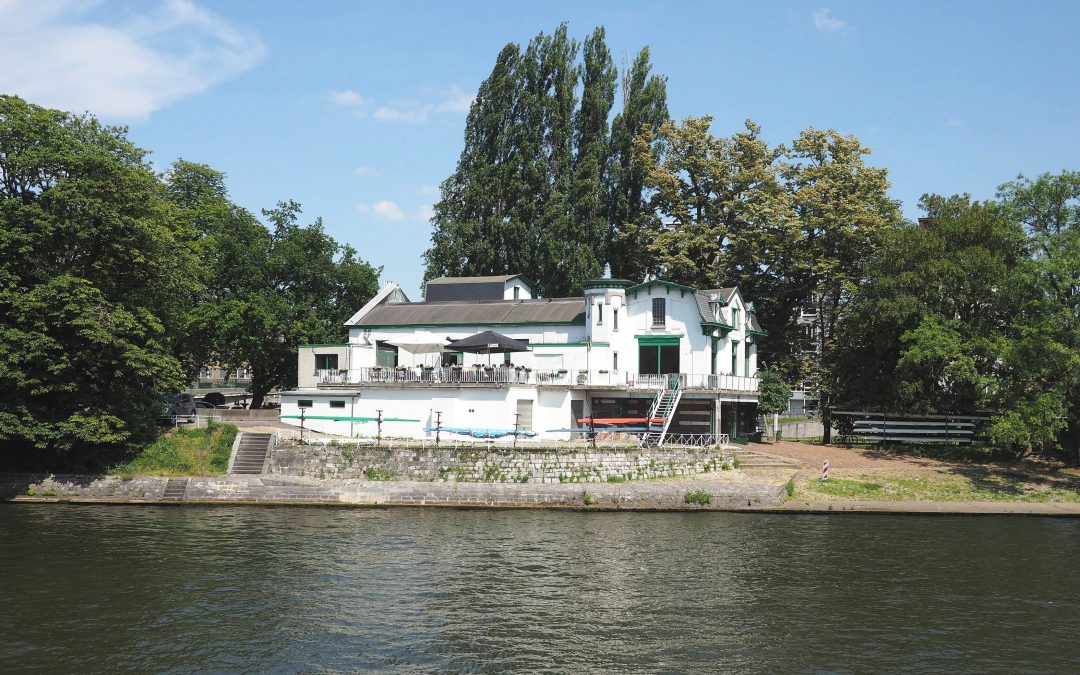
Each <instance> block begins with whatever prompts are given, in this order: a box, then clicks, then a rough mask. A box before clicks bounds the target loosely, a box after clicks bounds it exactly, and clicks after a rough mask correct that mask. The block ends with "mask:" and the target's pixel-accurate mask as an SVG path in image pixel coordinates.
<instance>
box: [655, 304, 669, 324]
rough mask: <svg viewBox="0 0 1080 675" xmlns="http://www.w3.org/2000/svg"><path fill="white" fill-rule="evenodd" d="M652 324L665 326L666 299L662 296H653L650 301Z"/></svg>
mask: <svg viewBox="0 0 1080 675" xmlns="http://www.w3.org/2000/svg"><path fill="white" fill-rule="evenodd" d="M652 325H653V326H666V325H667V300H666V299H664V298H653V301H652Z"/></svg>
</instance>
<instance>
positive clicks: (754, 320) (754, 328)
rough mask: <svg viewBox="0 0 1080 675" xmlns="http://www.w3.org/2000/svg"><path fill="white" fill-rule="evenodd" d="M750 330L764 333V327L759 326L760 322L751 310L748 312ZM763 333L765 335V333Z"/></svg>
mask: <svg viewBox="0 0 1080 675" xmlns="http://www.w3.org/2000/svg"><path fill="white" fill-rule="evenodd" d="M750 330H752V331H754V332H756V333H765V329H764V328H762V327H761V324H760V323H758V320H757V315H756V314H754V313H752V312H751V314H750ZM765 334H766V335H767V333H765Z"/></svg>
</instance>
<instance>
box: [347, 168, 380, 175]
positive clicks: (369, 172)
mask: <svg viewBox="0 0 1080 675" xmlns="http://www.w3.org/2000/svg"><path fill="white" fill-rule="evenodd" d="M353 173H355V174H356V175H357V176H381V175H382V171H380V170H379V169H373V168H371V167H370V166H358V167H356V168H355V169H353Z"/></svg>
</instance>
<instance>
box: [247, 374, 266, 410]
mask: <svg viewBox="0 0 1080 675" xmlns="http://www.w3.org/2000/svg"><path fill="white" fill-rule="evenodd" d="M269 391H270V387H269V386H267V384H266V383H265V382H263V381H262V378H260V377H259V376H258V375H254V376H253V377H252V378H251V405H250V406H248V409H249V410H256V409H258V408H261V407H262V404H263V399H265V398H266V394H267V393H268V392H269Z"/></svg>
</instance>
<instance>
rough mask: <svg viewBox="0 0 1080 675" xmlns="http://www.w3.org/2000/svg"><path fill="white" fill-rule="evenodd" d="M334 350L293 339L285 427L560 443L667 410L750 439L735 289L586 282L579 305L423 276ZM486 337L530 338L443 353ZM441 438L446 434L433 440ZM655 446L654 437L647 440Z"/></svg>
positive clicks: (669, 424) (521, 290)
mask: <svg viewBox="0 0 1080 675" xmlns="http://www.w3.org/2000/svg"><path fill="white" fill-rule="evenodd" d="M346 326H347V327H348V329H349V341H348V343H347V344H343V345H301V346H300V350H299V369H300V370H299V387H298V389H297V390H296V391H291V392H285V393H283V394H282V395H281V415H282V420H283V421H284V422H287V423H290V424H296V425H299V424H300V419H299V418H300V416H301V415H303V418H304V420H303V423H304V426H305V428H308V429H315V430H319V431H324V432H327V433H332V434H338V435H342V436H374V435H375V433H376V423H374V422H372V421H370V420H372V419H374V418H378V417H380V416H381V418H382V419H383V420H385V421H384V422H383V423H382V431H381V433H382V434H383V435H384V436H399V437H412V438H432V437H434V432H432V431H425V429H430V428H432V427H436V426H439V425H441V426H442V427H452V428H459V429H461V428H467V429H495V430H498V429H503V430H513V429H514V428H515V424H517V425H519V427H523V428H525V429H527V430H531V431H534V432H536V433H537V434H538V435H539V436H540V437H541V438H551V439H561V440H565V439H568V438H570V437H571V434H570V433H569V432H565V431H563V432H556V431H553V430H556V429H571V428H579V427H582V426H584V425H583V424H581V423H580V422H579V421H578V420H580V419H582V418H588V417H596V418H648V417H652V416H654V415H657V414H659V413H657V412H656V410H657V408H656V401H657V399H658V398H662V396H658V394H663V396H667V397H668V400H670V401H673V402H675V403H676V406H675V407H674V410H673V412H672V413H671V414H669V415H664V417H665V418H666V419H665V423H664V424H663V425H661V426H663V427H664V433H666V434H667V437H668V438H670V437H671V436H672V435H683V434H700V435H711V436H713V437H715V436H717V435H719V434H722V433H726V434H729V435H731V436H743V435H747V434H750V433H752V432H753V431H754V428H755V422H756V404H757V378H756V377H755V373H756V372H757V347H756V345H755V341H756V338H757V337H758V336H761V335H763V334H764V333H762V331H761V329H760V327H759V325H758V323H757V321H756V319H755V317H754V313H753V305H752V304H750V303H748V302H746V301H745V300H744V299H743V298H742V296H741V295H740V293H739V291H738V289H736V288H719V289H709V290H697V289H693V288H689V287H686V286H681V285H679V284H674V283H670V282H666V281H660V280H654V281H647V282H645V283H640V284H635V283H633V282H630V281H625V280H620V279H603V280H598V281H593V282H589V283H588V284H587V285H586V288H585V295H584V297H576V298H547V299H540V298H537V297H536V293H535V292H534V288H533V285H532V283H531V282H529V281H528V279H525V278H524V277H522V276H520V275H507V276H498V277H458V278H444V279H435V280H432V281H430V282H428V286H427V299H426V301H424V302H410V301H409V300H408V298H406V297H405V294H404V293H403V292H402V291H401V289H400V288H398V286H397V285H396V284H393V283H389V284H387V285H386V286H385V287H384V288H383V290H382V291H381V292H380V293H379V294H378V295H376V296H375V297H374V298H373V299H372V300H371V301H370V302H369V303H368V304H367V305H365V306H364V307H363V309H361V310H360V311H359V312H357V313H356V314H355V315H354V316H353V317H352V318H351V319H350V320H349V321H348V322H347V323H346ZM484 330H493V331H495V332H498V333H501V334H503V335H506V336H508V337H511V338H514V339H517V340H520V341H523V342H527V343H528V345H529V347H530V350H529V351H527V352H518V353H510V354H493V355H487V354H462V353H453V352H446V351H443V350H442V348H443V346H445V345H446V344H447V343H448V342H449V341H452V340H457V339H461V338H465V337H468V336H471V335H475V334H476V333H479V332H481V331H484ZM443 438H447V435H446V432H443ZM654 440H656V441H662V440H663V439H662V438H660V437H659V436H658V437H656V438H654Z"/></svg>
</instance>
